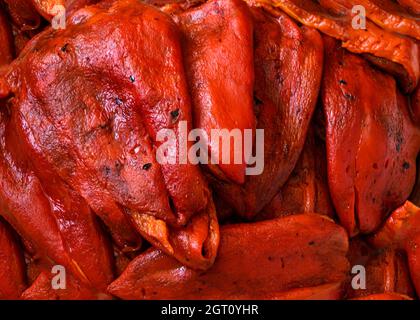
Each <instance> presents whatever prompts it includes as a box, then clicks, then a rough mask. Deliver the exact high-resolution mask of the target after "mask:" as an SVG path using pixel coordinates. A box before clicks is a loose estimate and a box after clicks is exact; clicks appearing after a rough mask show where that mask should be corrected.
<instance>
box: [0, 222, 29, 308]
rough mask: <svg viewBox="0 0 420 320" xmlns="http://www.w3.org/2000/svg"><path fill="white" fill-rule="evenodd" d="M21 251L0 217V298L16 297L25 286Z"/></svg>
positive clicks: (14, 236) (14, 237)
mask: <svg viewBox="0 0 420 320" xmlns="http://www.w3.org/2000/svg"><path fill="white" fill-rule="evenodd" d="M25 272H26V270H25V262H24V259H23V251H22V248H21V246H20V245H19V243H18V241H17V238H16V235H14V234H13V233H12V231H11V230H10V227H9V226H7V225H6V223H5V222H4V221H3V220H1V219H0V300H5V299H18V298H19V297H20V295H21V293H22V292H23V290H25V288H26V275H25Z"/></svg>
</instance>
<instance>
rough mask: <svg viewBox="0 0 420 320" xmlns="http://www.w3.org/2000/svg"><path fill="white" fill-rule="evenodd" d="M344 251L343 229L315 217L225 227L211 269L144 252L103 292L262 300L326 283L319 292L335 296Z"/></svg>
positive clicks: (141, 296)
mask: <svg viewBox="0 0 420 320" xmlns="http://www.w3.org/2000/svg"><path fill="white" fill-rule="evenodd" d="M347 250H348V238H347V234H346V232H345V231H344V229H342V228H341V227H340V226H338V225H336V224H335V223H334V222H333V221H332V220H330V219H329V218H326V217H323V216H321V215H317V214H300V215H293V216H288V217H284V218H279V219H274V220H269V221H263V222H258V223H247V224H232V225H226V226H223V227H222V229H221V243H220V248H219V253H218V256H217V259H216V261H215V264H214V265H213V267H212V268H211V269H209V270H207V271H205V272H198V271H194V270H192V269H189V268H186V267H185V266H183V265H181V264H180V263H178V262H177V261H176V260H175V259H173V258H171V257H169V256H167V255H165V254H164V253H163V252H161V251H159V250H156V249H150V250H148V251H146V252H145V253H143V254H141V255H140V256H138V257H137V258H135V259H134V260H133V261H132V262H131V263H130V264H129V266H128V267H127V268H126V270H125V271H124V272H123V273H122V275H121V276H120V277H119V278H118V279H117V280H115V281H114V282H113V283H112V284H111V285H110V286H109V292H110V293H111V294H113V295H115V296H117V297H119V298H122V299H242V298H246V299H263V298H266V297H276V296H281V295H286V296H287V295H288V296H289V297H293V293H286V292H287V291H290V290H293V289H297V288H302V287H317V286H321V285H327V284H330V285H331V286H332V287H333V288H335V289H334V290H333V289H332V288H331V287H330V288H329V289H328V290H327V289H325V288H324V289H325V291H324V294H325V296H330V295H333V293H332V292H337V287H334V285H333V283H337V282H339V283H343V282H344V280H345V279H346V277H347V272H348V271H349V264H348V261H347V259H346V257H345V256H346V254H347ZM308 291H311V289H308ZM316 291H317V290H316V289H314V292H316ZM321 291H323V290H321ZM327 292H329V293H327ZM300 294H301V295H305V294H304V293H302V292H301V293H300ZM295 295H299V294H298V293H296V292H295ZM306 295H307V296H311V293H310V292H309V293H306ZM314 295H316V294H315V293H314Z"/></svg>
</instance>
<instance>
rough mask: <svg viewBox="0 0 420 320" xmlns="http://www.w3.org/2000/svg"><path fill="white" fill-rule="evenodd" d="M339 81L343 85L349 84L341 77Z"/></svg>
mask: <svg viewBox="0 0 420 320" xmlns="http://www.w3.org/2000/svg"><path fill="white" fill-rule="evenodd" d="M339 82H340V84H343V85H346V84H347V82H346V81H345V80H343V79H341V80H340V81H339Z"/></svg>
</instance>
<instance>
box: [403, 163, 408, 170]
mask: <svg viewBox="0 0 420 320" xmlns="http://www.w3.org/2000/svg"><path fill="white" fill-rule="evenodd" d="M403 168H404V170H408V169H410V164H409V163H408V162H407V161H404V163H403Z"/></svg>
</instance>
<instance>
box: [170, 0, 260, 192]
mask: <svg viewBox="0 0 420 320" xmlns="http://www.w3.org/2000/svg"><path fill="white" fill-rule="evenodd" d="M175 19H176V21H177V23H178V25H179V27H180V30H181V32H182V34H183V53H184V61H185V68H186V71H187V77H188V80H189V88H190V92H191V97H192V101H193V105H194V126H195V127H197V128H202V129H204V130H205V132H206V133H207V135H208V137H209V139H210V137H211V130H215V129H217V130H222V129H223V130H224V129H227V130H229V131H230V130H233V129H239V130H240V132H241V133H242V136H244V130H245V129H249V130H253V131H254V130H255V116H254V110H253V87H254V63H253V50H252V48H253V24H252V18H251V15H250V12H249V10H248V8H247V6H246V4H245V3H244V2H243V1H241V0H226V1H220V0H213V1H208V2H206V3H205V4H203V5H201V6H199V7H197V8H193V9H190V10H187V11H185V12H183V13H181V14H179V15H177V16H176V18H175ZM232 61H235V63H232ZM207 146H208V147H209V148H210V152H211V153H212V154H213V155H216V156H218V157H219V159H220V163H219V164H218V165H217V167H218V168H219V169H220V170H221V171H222V173H223V174H224V175H225V176H226V178H228V179H230V180H231V181H233V182H235V183H238V184H243V183H244V181H245V169H246V163H245V160H244V156H243V153H242V155H241V157H240V163H238V164H236V163H234V146H233V144H231V147H230V149H229V159H230V162H229V164H224V163H222V162H221V159H222V148H221V147H220V148H216V144H215V141H209V143H208V144H207ZM242 151H243V148H242ZM209 168H210V170H212V167H211V166H210V167H209Z"/></svg>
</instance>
